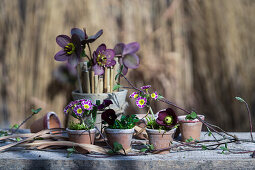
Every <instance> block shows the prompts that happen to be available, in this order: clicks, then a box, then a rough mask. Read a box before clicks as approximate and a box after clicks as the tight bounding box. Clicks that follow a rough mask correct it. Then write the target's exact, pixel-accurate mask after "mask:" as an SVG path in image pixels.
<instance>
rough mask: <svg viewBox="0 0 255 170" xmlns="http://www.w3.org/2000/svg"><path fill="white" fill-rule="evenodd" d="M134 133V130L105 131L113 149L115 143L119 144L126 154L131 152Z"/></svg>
mask: <svg viewBox="0 0 255 170" xmlns="http://www.w3.org/2000/svg"><path fill="white" fill-rule="evenodd" d="M133 133H134V129H108V128H106V129H105V134H106V137H107V140H108V143H109V144H110V145H111V147H113V143H114V142H118V143H119V144H121V145H122V147H123V149H124V150H125V151H126V152H128V151H129V150H131V142H132V137H133Z"/></svg>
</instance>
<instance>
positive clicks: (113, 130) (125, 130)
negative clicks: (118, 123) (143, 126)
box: [105, 128, 135, 134]
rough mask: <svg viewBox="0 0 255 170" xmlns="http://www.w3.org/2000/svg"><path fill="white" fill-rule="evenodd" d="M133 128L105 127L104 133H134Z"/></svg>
mask: <svg viewBox="0 0 255 170" xmlns="http://www.w3.org/2000/svg"><path fill="white" fill-rule="evenodd" d="M134 131H135V130H134V128H132V129H110V128H106V129H105V132H106V133H127V134H128V133H134Z"/></svg>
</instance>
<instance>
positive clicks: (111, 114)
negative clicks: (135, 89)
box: [101, 109, 117, 125]
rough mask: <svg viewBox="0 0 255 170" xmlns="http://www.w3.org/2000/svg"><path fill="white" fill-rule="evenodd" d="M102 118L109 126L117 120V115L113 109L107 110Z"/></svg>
mask: <svg viewBox="0 0 255 170" xmlns="http://www.w3.org/2000/svg"><path fill="white" fill-rule="evenodd" d="M101 118H102V119H103V120H104V121H105V122H106V123H108V125H113V124H114V122H115V119H117V115H116V114H115V111H114V110H113V109H107V110H106V111H104V112H103V113H102V114H101Z"/></svg>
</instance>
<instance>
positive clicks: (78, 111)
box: [73, 105, 83, 116]
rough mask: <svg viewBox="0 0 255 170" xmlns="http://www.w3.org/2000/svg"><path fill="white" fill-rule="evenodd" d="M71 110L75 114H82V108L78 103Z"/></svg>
mask: <svg viewBox="0 0 255 170" xmlns="http://www.w3.org/2000/svg"><path fill="white" fill-rule="evenodd" d="M73 111H74V113H75V114H76V115H77V116H82V114H83V110H82V108H81V106H80V105H77V106H75V107H74V108H73Z"/></svg>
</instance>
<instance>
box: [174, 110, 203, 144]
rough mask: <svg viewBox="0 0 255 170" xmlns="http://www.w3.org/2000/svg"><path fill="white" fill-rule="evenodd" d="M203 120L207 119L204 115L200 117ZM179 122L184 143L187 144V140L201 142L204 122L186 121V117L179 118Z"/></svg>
mask: <svg viewBox="0 0 255 170" xmlns="http://www.w3.org/2000/svg"><path fill="white" fill-rule="evenodd" d="M198 116H199V117H200V118H201V119H202V120H204V119H205V117H204V116H203V115H198ZM178 121H179V123H180V130H181V136H182V141H183V142H185V141H186V140H187V139H190V137H192V139H194V140H200V134H201V130H202V125H203V124H202V122H200V121H199V120H198V119H194V120H186V115H183V116H178Z"/></svg>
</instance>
